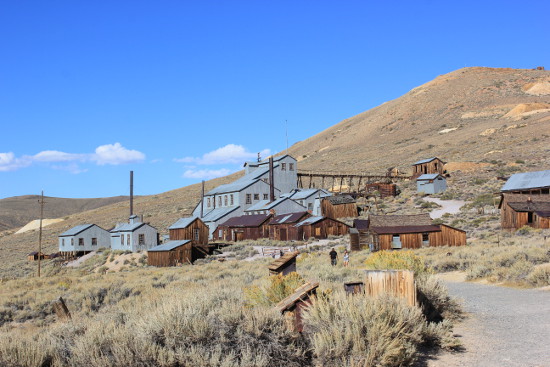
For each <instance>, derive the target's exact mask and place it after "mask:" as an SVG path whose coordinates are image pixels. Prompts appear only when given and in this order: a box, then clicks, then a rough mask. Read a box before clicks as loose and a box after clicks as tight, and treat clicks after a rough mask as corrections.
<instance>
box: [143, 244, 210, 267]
mask: <svg viewBox="0 0 550 367" xmlns="http://www.w3.org/2000/svg"><path fill="white" fill-rule="evenodd" d="M206 255H208V253H207V252H206V250H205V249H204V248H203V247H202V246H193V244H192V241H191V240H177V241H169V242H166V243H163V244H162V245H159V246H156V247H153V248H150V249H149V250H147V264H148V265H151V266H178V265H181V264H191V263H193V262H194V261H195V260H197V259H202V258H204V257H205V256H206Z"/></svg>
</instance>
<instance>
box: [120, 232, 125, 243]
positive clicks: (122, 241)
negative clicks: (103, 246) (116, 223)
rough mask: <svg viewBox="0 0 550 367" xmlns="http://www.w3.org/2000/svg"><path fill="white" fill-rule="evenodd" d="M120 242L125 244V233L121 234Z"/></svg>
mask: <svg viewBox="0 0 550 367" xmlns="http://www.w3.org/2000/svg"><path fill="white" fill-rule="evenodd" d="M120 244H121V245H124V235H123V234H121V235H120Z"/></svg>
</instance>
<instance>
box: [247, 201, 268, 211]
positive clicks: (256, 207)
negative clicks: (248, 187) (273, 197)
mask: <svg viewBox="0 0 550 367" xmlns="http://www.w3.org/2000/svg"><path fill="white" fill-rule="evenodd" d="M267 204H269V200H260V201H258V202H257V203H256V204H254V205H252V206H250V207H249V208H248V209H246V210H245V211H246V212H248V211H254V210H265V208H264V207H265V206H266V205H267Z"/></svg>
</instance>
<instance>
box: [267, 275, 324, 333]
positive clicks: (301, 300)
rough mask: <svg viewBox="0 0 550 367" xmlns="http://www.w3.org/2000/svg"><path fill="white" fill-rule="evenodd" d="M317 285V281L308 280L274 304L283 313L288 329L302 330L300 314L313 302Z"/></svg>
mask: <svg viewBox="0 0 550 367" xmlns="http://www.w3.org/2000/svg"><path fill="white" fill-rule="evenodd" d="M318 287H319V282H314V283H310V282H308V283H306V284H304V285H302V286H301V287H299V288H297V289H296V290H295V291H294V293H293V294H291V295H290V296H288V297H286V298H285V299H283V300H282V301H281V302H279V303H278V304H277V306H275V308H276V309H277V311H279V312H280V313H281V314H283V315H284V317H285V320H286V322H287V325H288V328H289V329H290V330H292V331H296V332H299V333H301V332H302V331H303V330H304V324H303V316H302V314H303V312H304V309H305V308H306V307H307V306H309V305H311V303H312V302H313V299H314V297H315V295H316V294H317V288H318Z"/></svg>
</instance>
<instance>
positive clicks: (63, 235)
mask: <svg viewBox="0 0 550 367" xmlns="http://www.w3.org/2000/svg"><path fill="white" fill-rule="evenodd" d="M93 226H96V227H98V228H100V229H103V230H104V231H105V232H107V233H109V231H107V230H106V229H104V228H102V227H100V226H98V225H97V224H90V225H89V226H88V227H86V228H83V229H81V230H80V231H78V232H76V233H73V234H60V235H58V236H57V237H71V236H76V235H77V234H79V233H82V232H84V231H85V230H87V229H89V228H92V227H93ZM73 228H74V227H73ZM67 231H68V230H67ZM67 231H65V232H67Z"/></svg>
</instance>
